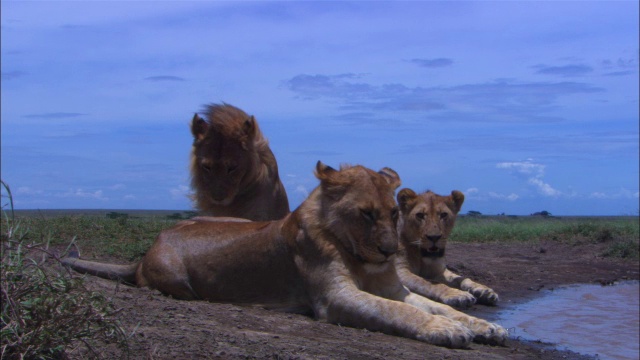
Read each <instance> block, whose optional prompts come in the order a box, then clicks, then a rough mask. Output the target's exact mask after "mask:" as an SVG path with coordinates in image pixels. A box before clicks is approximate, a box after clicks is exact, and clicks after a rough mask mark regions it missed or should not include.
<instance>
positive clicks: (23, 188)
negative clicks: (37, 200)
mask: <svg viewBox="0 0 640 360" xmlns="http://www.w3.org/2000/svg"><path fill="white" fill-rule="evenodd" d="M42 193H43V191H42V190H35V189H32V188H30V187H28V186H20V187H19V188H18V189H17V190H16V195H40V194H42Z"/></svg>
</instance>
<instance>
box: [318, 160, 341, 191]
mask: <svg viewBox="0 0 640 360" xmlns="http://www.w3.org/2000/svg"><path fill="white" fill-rule="evenodd" d="M315 174H316V177H317V178H318V179H319V180H320V186H321V187H322V194H323V195H324V196H328V197H329V198H331V199H339V198H340V197H342V196H343V195H344V192H345V191H346V190H347V183H345V182H344V180H343V179H341V177H340V171H338V170H336V169H334V168H332V167H331V166H328V165H325V164H323V163H322V162H321V161H318V163H317V164H316V173H315Z"/></svg>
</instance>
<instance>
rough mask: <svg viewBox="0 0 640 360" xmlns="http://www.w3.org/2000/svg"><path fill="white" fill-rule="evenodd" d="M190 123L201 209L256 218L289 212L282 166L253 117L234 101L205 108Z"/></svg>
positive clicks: (193, 173)
mask: <svg viewBox="0 0 640 360" xmlns="http://www.w3.org/2000/svg"><path fill="white" fill-rule="evenodd" d="M204 112H205V117H206V118H207V121H205V120H204V119H203V118H201V117H200V116H199V115H198V114H195V115H194V116H193V120H192V121H191V133H192V134H193V138H194V141H193V147H192V151H191V187H192V188H193V190H194V194H193V199H194V200H195V203H196V206H197V208H198V209H200V210H201V211H202V212H204V213H206V214H208V215H213V216H230V217H239V218H246V219H249V220H255V221H265V220H278V219H281V218H283V217H284V216H285V215H286V214H287V213H289V201H288V200H287V193H286V191H285V189H284V186H282V182H281V181H280V177H279V175H278V164H277V163H276V159H275V157H274V156H273V153H272V152H271V149H270V148H269V142H268V141H267V139H266V138H265V137H264V136H263V135H262V132H261V131H260V128H259V127H258V123H257V122H256V119H255V118H254V117H253V116H249V115H247V114H246V113H245V112H244V111H242V110H240V109H238V108H237V107H234V106H231V105H229V104H222V105H218V104H211V105H208V106H206V108H205V110H204Z"/></svg>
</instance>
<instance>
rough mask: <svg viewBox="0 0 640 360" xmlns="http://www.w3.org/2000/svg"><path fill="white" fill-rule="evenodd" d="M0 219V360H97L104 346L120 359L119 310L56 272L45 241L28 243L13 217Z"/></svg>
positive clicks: (74, 279) (124, 345)
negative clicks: (111, 346)
mask: <svg viewBox="0 0 640 360" xmlns="http://www.w3.org/2000/svg"><path fill="white" fill-rule="evenodd" d="M2 186H4V187H5V188H6V190H7V193H8V194H11V192H10V190H9V187H8V186H7V185H6V184H5V183H4V182H3V183H2ZM9 196H10V195H9ZM3 216H4V222H3V224H2V225H3V226H2V242H1V243H0V246H1V249H2V254H1V256H2V263H1V264H0V287H1V298H0V299H1V304H2V313H1V316H0V338H1V348H0V358H2V359H68V358H83V359H84V358H92V359H98V358H103V356H102V355H101V352H100V351H99V350H98V349H101V348H102V347H103V346H105V345H106V344H114V345H115V346H116V347H118V348H120V353H121V354H122V357H125V356H126V355H127V349H128V342H127V336H126V334H125V332H124V330H123V329H122V327H121V326H120V325H119V322H118V320H117V313H118V310H117V309H115V308H114V307H113V306H112V304H111V303H110V301H109V300H108V299H107V298H106V297H105V296H104V295H103V294H102V293H99V292H95V291H90V290H88V289H87V288H85V286H84V284H83V281H82V278H81V277H78V276H73V275H72V274H71V273H70V272H68V271H66V270H65V269H64V268H62V267H61V266H57V265H59V259H58V258H57V257H56V256H55V255H54V254H52V253H51V252H49V250H48V247H49V241H48V240H50V238H47V239H46V240H47V241H45V242H44V243H31V242H28V240H27V239H28V237H29V236H30V231H29V228H28V227H25V226H23V224H22V223H21V222H20V221H16V220H15V219H14V218H13V213H12V212H10V213H7V212H5V211H3ZM51 260H53V262H54V265H51ZM56 262H58V263H57V264H56Z"/></svg>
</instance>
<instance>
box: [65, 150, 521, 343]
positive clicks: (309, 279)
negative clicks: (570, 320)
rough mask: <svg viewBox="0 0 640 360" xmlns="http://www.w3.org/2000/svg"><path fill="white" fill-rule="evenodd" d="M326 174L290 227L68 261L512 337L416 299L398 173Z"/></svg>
mask: <svg viewBox="0 0 640 360" xmlns="http://www.w3.org/2000/svg"><path fill="white" fill-rule="evenodd" d="M316 177H317V178H318V179H319V180H320V185H319V186H318V187H317V188H316V189H315V190H314V191H313V192H312V193H311V195H309V197H308V198H307V199H306V200H305V201H304V202H303V203H302V204H301V205H300V206H299V207H298V208H297V209H296V210H295V211H294V212H292V213H290V214H289V215H287V216H286V217H284V218H283V219H281V220H278V221H270V222H224V221H206V220H205V221H200V220H193V219H192V220H185V221H182V222H180V223H178V224H177V225H176V226H174V227H173V228H171V229H167V230H164V231H162V232H161V233H160V235H159V236H158V238H157V239H156V241H155V243H154V244H153V245H152V246H151V248H150V249H149V251H148V252H147V254H146V255H145V256H144V258H142V260H141V261H139V262H138V263H135V264H130V265H112V264H101V263H96V262H91V261H84V260H79V259H69V258H67V259H64V261H63V262H64V263H65V264H67V265H69V266H70V267H72V268H74V269H75V270H77V271H80V272H84V273H90V274H94V275H98V276H102V277H106V278H112V279H113V278H122V279H124V280H126V281H129V282H132V283H135V284H137V285H138V286H148V287H151V288H155V289H158V290H160V291H161V292H163V293H165V294H168V295H171V296H173V297H175V298H177V299H187V300H190V299H204V300H209V301H216V302H230V303H236V304H260V305H262V306H265V307H268V308H276V309H296V310H298V311H300V310H304V309H308V310H310V311H311V312H313V314H315V317H316V318H318V319H320V320H324V321H327V322H330V323H334V324H342V325H345V326H351V327H356V328H366V329H369V330H372V331H381V332H385V333H388V334H394V335H399V336H404V337H408V338H412V339H417V340H421V341H425V342H427V343H430V344H436V345H443V346H449V347H455V348H459V347H466V346H468V345H469V342H470V341H472V340H475V341H482V342H492V343H503V342H504V341H505V340H506V338H507V336H508V334H507V331H506V330H505V329H504V328H502V327H501V326H499V325H496V324H492V323H489V322H487V321H485V320H482V319H478V318H475V317H471V316H468V315H466V314H463V313H461V312H459V311H456V310H454V309H453V308H451V307H449V306H447V305H444V304H440V303H437V302H435V301H432V300H429V299H427V298H425V297H422V296H420V295H417V294H414V293H411V292H410V291H409V290H407V288H406V287H404V286H403V285H402V283H401V282H400V279H398V275H397V273H396V269H395V266H394V261H393V258H394V254H395V253H396V251H397V249H398V235H397V232H396V222H397V219H398V208H397V206H396V203H395V199H394V192H395V189H396V188H397V187H398V186H399V185H400V178H399V177H398V175H397V174H396V173H395V172H394V171H393V170H391V169H388V168H384V169H382V170H381V171H380V172H375V171H372V170H370V169H367V168H365V167H362V166H350V167H346V166H345V167H342V168H341V169H340V170H335V169H333V168H331V167H329V166H326V165H324V164H322V163H321V162H318V164H317V165H316Z"/></svg>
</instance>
